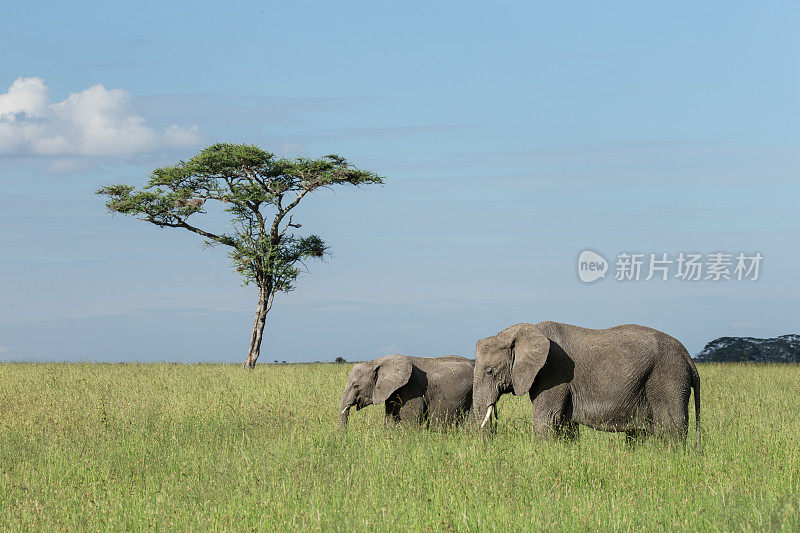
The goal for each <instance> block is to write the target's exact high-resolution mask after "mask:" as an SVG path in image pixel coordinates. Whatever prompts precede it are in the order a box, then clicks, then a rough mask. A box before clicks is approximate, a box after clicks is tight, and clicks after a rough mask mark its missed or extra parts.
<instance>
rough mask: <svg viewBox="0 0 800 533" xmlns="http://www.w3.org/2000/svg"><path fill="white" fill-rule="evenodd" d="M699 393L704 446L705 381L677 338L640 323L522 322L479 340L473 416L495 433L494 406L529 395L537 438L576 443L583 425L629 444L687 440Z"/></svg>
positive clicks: (698, 411) (698, 415)
mask: <svg viewBox="0 0 800 533" xmlns="http://www.w3.org/2000/svg"><path fill="white" fill-rule="evenodd" d="M692 388H693V389H694V408H695V421H696V426H697V440H698V444H699V442H700V378H699V376H698V374H697V369H696V367H695V366H694V363H693V362H692V359H691V357H690V356H689V353H688V352H687V351H686V348H684V346H683V345H682V344H681V343H680V342H679V341H677V340H676V339H674V338H672V337H670V336H669V335H667V334H666V333H662V332H660V331H657V330H655V329H651V328H648V327H644V326H637V325H635V324H626V325H624V326H615V327H613V328H608V329H586V328H581V327H578V326H571V325H569V324H559V323H557V322H540V323H538V324H517V325H515V326H511V327H510V328H507V329H504V330H503V331H501V332H500V333H498V334H497V335H493V336H491V337H487V338H485V339H481V340H479V341H478V343H477V346H476V361H475V379H474V383H473V401H474V403H473V412H474V414H475V419H476V422H477V423H478V424H480V427H481V428H483V429H484V431H487V430H494V429H495V424H496V419H497V415H496V411H495V404H496V403H497V400H498V398H499V397H500V395H502V394H505V393H508V392H512V391H513V392H514V394H516V395H522V394H528V395H529V396H530V399H531V403H532V406H533V428H534V433H535V434H536V435H537V436H547V435H552V436H557V437H565V438H576V437H577V436H578V424H583V425H585V426H588V427H591V428H594V429H599V430H603V431H624V432H626V434H627V439H628V440H637V439H639V438H640V437H643V436H644V435H646V434H648V433H653V434H657V435H659V436H664V437H668V438H671V439H674V440H678V441H681V442H685V441H686V434H687V428H688V424H689V414H688V403H689V394H690V393H691V389H692ZM493 412H494V413H495V416H494V421H493V420H492V418H493V417H492V413H493Z"/></svg>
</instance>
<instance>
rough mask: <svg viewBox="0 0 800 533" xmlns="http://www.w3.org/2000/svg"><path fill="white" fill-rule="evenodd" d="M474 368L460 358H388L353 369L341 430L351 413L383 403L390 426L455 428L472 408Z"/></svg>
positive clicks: (347, 387)
mask: <svg viewBox="0 0 800 533" xmlns="http://www.w3.org/2000/svg"><path fill="white" fill-rule="evenodd" d="M474 368H475V364H474V363H473V362H472V361H470V360H469V359H466V358H464V357H459V356H457V355H448V356H445V357H411V356H407V355H387V356H384V357H380V358H378V359H375V360H373V361H367V362H364V363H358V364H356V365H355V366H354V367H353V369H352V370H351V371H350V377H349V378H348V380H347V386H346V387H345V389H344V393H342V401H341V404H340V405H339V413H340V419H339V427H340V429H345V428H346V427H347V418H348V415H349V412H350V408H351V407H352V406H354V405H355V407H356V410H360V409H361V408H362V407H366V406H368V405H373V404H374V405H378V404H381V403H382V404H384V405H385V408H386V420H387V422H388V423H390V424H397V423H398V422H401V421H410V422H412V423H416V424H420V425H424V426H430V424H434V425H437V426H442V425H448V424H458V423H460V422H461V421H462V420H463V419H465V418H466V417H467V415H468V414H469V412H470V408H471V407H472V377H473V369H474Z"/></svg>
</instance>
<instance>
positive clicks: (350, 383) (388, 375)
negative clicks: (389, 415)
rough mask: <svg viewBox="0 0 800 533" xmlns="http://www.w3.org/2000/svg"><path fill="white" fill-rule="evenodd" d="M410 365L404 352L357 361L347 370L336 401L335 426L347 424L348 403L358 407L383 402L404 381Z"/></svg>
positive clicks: (404, 382) (407, 378) (350, 405)
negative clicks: (338, 400)
mask: <svg viewBox="0 0 800 533" xmlns="http://www.w3.org/2000/svg"><path fill="white" fill-rule="evenodd" d="M412 370H413V366H412V364H411V359H410V358H409V357H407V356H405V355H387V356H385V357H381V358H379V359H375V360H374V361H368V362H366V363H358V364H357V365H355V366H354V367H353V370H351V371H350V377H349V378H348V379H347V386H346V387H345V388H344V393H342V402H341V404H339V414H340V418H339V427H340V428H341V429H344V428H346V427H347V416H348V414H349V412H350V408H351V407H352V406H354V405H355V406H356V409H357V410H358V409H361V408H362V407H366V406H368V405H372V404H381V403H383V402H385V401H386V400H387V399H388V398H389V396H391V395H392V394H393V393H394V392H395V391H396V390H397V389H399V388H400V387H402V386H403V385H405V384H406V383H408V380H409V379H410V378H411V371H412Z"/></svg>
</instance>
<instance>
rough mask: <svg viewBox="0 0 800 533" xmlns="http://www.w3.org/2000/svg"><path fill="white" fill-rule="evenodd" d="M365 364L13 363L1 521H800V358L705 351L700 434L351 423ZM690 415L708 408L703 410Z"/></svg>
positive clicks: (515, 409) (521, 423) (503, 413)
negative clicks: (550, 435) (700, 443)
mask: <svg viewBox="0 0 800 533" xmlns="http://www.w3.org/2000/svg"><path fill="white" fill-rule="evenodd" d="M349 369H350V365H333V364H317V365H280V366H261V367H259V368H257V369H256V370H255V371H252V372H245V371H243V370H241V369H240V368H239V367H234V366H226V365H168V364H147V365H145V364H119V365H105V364H3V365H0V527H2V528H3V529H13V530H20V529H42V528H44V529H63V530H73V529H76V528H80V529H87V528H88V529H115V530H118V529H133V530H140V529H146V528H155V529H160V530H172V529H181V530H184V529H193V530H196V529H203V530H206V529H225V530H229V529H233V530H238V531H244V530H252V529H255V530H287V529H303V530H315V529H321V530H340V531H352V530H357V531H358V530H403V531H406V530H428V529H433V530H451V529H455V530H485V529H500V528H513V529H515V530H519V529H537V530H538V529H545V530H576V529H579V530H595V529H600V530H620V529H622V530H627V529H647V530H663V529H679V530H691V531H694V530H712V531H730V530H742V529H745V530H759V531H761V530H783V531H798V530H800V474H799V473H798V467H799V466H800V396H798V389H800V367H798V366H744V365H700V368H699V370H700V375H701V379H702V389H701V391H702V392H701V397H702V401H703V426H704V447H703V453H702V454H699V453H697V451H696V449H695V446H694V444H693V442H694V427H693V426H694V424H693V423H692V429H691V430H690V439H689V441H690V442H691V443H692V444H690V445H688V446H687V449H686V450H681V449H677V450H673V449H670V448H669V447H668V446H665V445H664V444H661V443H659V442H653V441H648V442H646V443H645V444H644V445H642V446H638V447H635V448H631V447H628V446H625V445H624V438H623V437H622V436H621V435H619V434H605V433H600V432H594V431H591V430H586V429H585V428H581V431H582V433H581V439H580V441H579V442H578V443H573V444H570V443H562V442H534V441H532V440H531V434H530V427H529V418H530V402H529V401H528V399H527V397H522V398H517V397H512V396H505V397H504V399H503V400H502V401H501V402H500V405H499V409H500V424H499V430H498V434H497V435H496V436H495V437H494V438H493V439H491V440H489V441H485V440H483V439H481V438H480V437H479V436H477V435H476V434H474V432H473V431H471V430H470V429H461V430H456V431H449V432H441V431H424V430H419V429H411V428H395V429H391V430H387V429H385V428H384V424H383V418H382V409H379V408H374V407H372V408H367V409H364V410H362V411H359V412H353V413H352V414H351V417H350V422H351V423H350V427H349V429H348V431H347V432H346V433H341V432H339V431H338V430H337V407H338V400H339V394H340V393H341V389H342V387H343V386H344V383H345V381H346V379H347V373H348V372H349ZM692 419H693V417H692Z"/></svg>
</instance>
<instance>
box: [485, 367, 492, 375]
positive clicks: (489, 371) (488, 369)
mask: <svg viewBox="0 0 800 533" xmlns="http://www.w3.org/2000/svg"><path fill="white" fill-rule="evenodd" d="M492 372H494V370H493V369H491V368H487V369H486V373H487V374H489V375H490V376H491V375H492Z"/></svg>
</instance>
